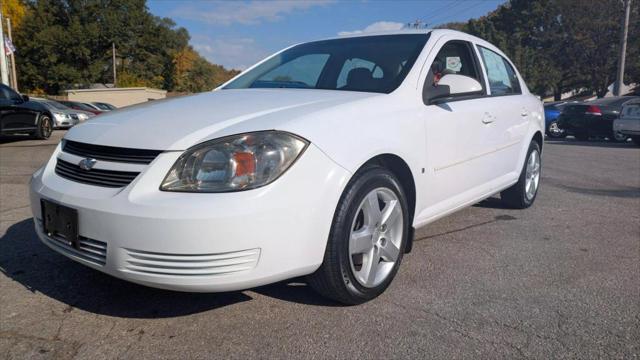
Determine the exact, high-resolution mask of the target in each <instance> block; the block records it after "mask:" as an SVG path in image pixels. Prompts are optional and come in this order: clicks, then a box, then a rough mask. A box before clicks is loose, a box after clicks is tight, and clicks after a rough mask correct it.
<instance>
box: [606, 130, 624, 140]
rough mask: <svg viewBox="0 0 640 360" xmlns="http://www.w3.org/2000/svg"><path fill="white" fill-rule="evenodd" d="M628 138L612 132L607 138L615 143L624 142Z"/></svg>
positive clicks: (618, 132)
mask: <svg viewBox="0 0 640 360" xmlns="http://www.w3.org/2000/svg"><path fill="white" fill-rule="evenodd" d="M628 138H629V137H628V136H627V135H625V134H623V133H621V132H620V131H614V132H613V133H612V134H611V136H610V137H609V140H611V141H615V142H626V141H627V139H628Z"/></svg>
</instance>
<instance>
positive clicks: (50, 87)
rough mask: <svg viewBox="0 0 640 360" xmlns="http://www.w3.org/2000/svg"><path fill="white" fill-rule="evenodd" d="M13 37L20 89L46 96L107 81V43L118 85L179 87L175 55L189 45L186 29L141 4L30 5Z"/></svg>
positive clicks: (117, 0) (81, 0)
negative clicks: (114, 49)
mask: <svg viewBox="0 0 640 360" xmlns="http://www.w3.org/2000/svg"><path fill="white" fill-rule="evenodd" d="M14 37H15V43H16V46H17V47H18V49H19V53H20V56H18V57H17V61H16V63H17V66H18V72H19V75H20V76H19V79H20V86H21V88H24V89H30V90H34V89H43V90H44V91H45V92H46V93H49V94H56V93H59V92H60V91H61V90H63V89H66V88H70V87H77V86H86V85H88V84H91V83H112V82H113V64H112V44H115V46H116V53H117V62H116V67H117V70H118V73H119V74H120V76H119V81H118V84H117V85H118V86H133V85H135V86H149V87H156V88H164V89H166V90H174V89H175V88H176V87H177V86H178V81H177V79H176V69H175V63H174V57H175V56H176V54H177V53H179V52H181V51H182V50H183V49H185V48H187V47H188V43H189V33H188V32H187V30H185V29H184V28H177V27H176V24H175V23H174V22H173V21H172V20H171V19H168V18H159V17H157V16H154V15H153V14H151V13H150V12H149V9H148V8H147V6H146V2H145V0H37V1H31V2H29V3H28V11H27V12H26V15H25V16H24V19H23V24H22V26H21V27H20V30H19V31H17V32H16V34H15V36H14ZM196 54H197V53H196ZM198 57H199V55H198ZM202 61H205V63H206V65H208V66H215V65H213V64H209V63H208V62H206V60H204V59H202ZM199 66H201V67H203V66H204V67H206V66H205V64H201V65H199ZM220 69H221V71H222V72H223V73H224V74H225V75H226V77H229V76H230V74H231V73H229V72H228V71H227V70H226V69H224V68H222V67H220ZM203 74H205V73H203ZM206 75H210V76H213V75H212V74H209V73H206V74H205V76H206ZM214 75H215V74H214ZM186 81H195V82H197V84H198V85H197V86H196V85H193V86H192V85H189V84H185V83H182V84H181V85H180V87H182V88H189V89H194V90H191V91H195V90H197V91H202V90H207V88H204V87H203V85H202V84H201V83H203V82H206V80H202V79H196V78H195V77H190V78H188V79H187V80H186ZM209 82H213V80H211V81H209Z"/></svg>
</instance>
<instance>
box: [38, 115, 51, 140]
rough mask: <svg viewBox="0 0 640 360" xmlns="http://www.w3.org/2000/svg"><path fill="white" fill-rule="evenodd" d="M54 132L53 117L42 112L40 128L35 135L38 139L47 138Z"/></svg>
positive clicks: (39, 122)
mask: <svg viewBox="0 0 640 360" xmlns="http://www.w3.org/2000/svg"><path fill="white" fill-rule="evenodd" d="M52 132H53V123H52V122H51V118H50V117H49V116H48V115H45V114H42V115H40V119H39V120H38V128H37V129H36V132H35V134H34V136H35V137H36V138H37V139H40V140H45V139H48V138H49V137H50V136H51V133H52Z"/></svg>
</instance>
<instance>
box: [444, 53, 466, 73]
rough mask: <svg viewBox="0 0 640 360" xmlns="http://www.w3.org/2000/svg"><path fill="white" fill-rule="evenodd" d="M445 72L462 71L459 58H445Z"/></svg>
mask: <svg viewBox="0 0 640 360" xmlns="http://www.w3.org/2000/svg"><path fill="white" fill-rule="evenodd" d="M447 70H451V71H455V72H460V70H462V63H461V62H460V56H449V57H447Z"/></svg>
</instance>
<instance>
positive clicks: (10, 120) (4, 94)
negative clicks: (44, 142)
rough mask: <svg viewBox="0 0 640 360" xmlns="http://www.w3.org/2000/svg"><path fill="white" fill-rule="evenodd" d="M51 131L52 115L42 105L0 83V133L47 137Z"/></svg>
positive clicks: (39, 137)
mask: <svg viewBox="0 0 640 360" xmlns="http://www.w3.org/2000/svg"><path fill="white" fill-rule="evenodd" d="M52 131H53V115H52V114H51V112H50V111H49V110H48V109H47V108H46V107H45V106H44V105H42V104H41V103H39V102H36V101H31V100H29V97H28V96H26V95H20V94H18V93H17V92H16V91H14V90H13V89H12V88H10V87H8V86H6V85H4V84H0V134H2V135H9V134H31V135H33V136H35V137H36V138H38V139H48V138H49V136H51V133H52Z"/></svg>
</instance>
